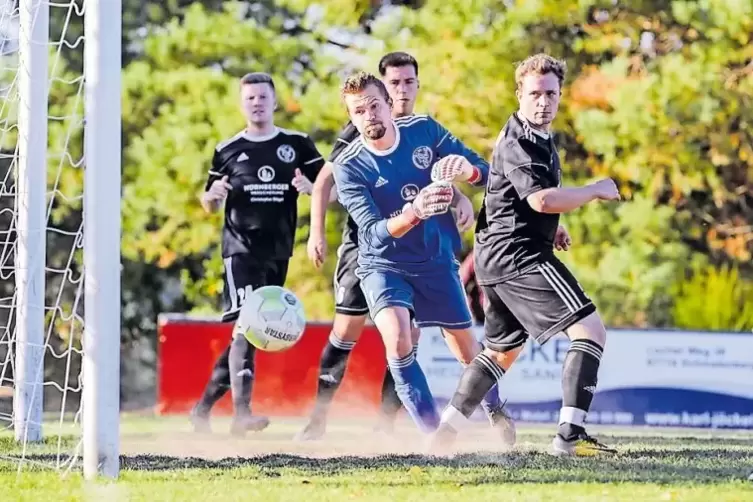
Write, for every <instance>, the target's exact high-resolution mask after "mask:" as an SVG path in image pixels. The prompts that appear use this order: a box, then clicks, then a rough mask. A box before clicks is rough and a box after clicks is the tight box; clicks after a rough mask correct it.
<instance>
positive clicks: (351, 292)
mask: <svg viewBox="0 0 753 502" xmlns="http://www.w3.org/2000/svg"><path fill="white" fill-rule="evenodd" d="M356 268H358V244H356V243H355V242H353V241H352V240H350V239H343V243H342V244H341V245H340V247H339V248H337V265H336V266H335V279H334V286H335V312H337V313H338V314H345V315H352V316H361V315H366V314H368V313H369V306H368V304H367V303H366V297H365V296H364V295H363V291H362V290H361V280H360V279H359V278H358V277H356Z"/></svg>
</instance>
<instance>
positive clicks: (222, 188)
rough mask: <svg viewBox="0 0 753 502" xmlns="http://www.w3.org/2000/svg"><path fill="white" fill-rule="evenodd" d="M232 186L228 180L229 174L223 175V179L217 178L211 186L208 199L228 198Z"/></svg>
mask: <svg viewBox="0 0 753 502" xmlns="http://www.w3.org/2000/svg"><path fill="white" fill-rule="evenodd" d="M232 188H233V186H232V185H231V184H230V183H228V181H227V176H223V177H222V179H219V180H215V181H214V182H213V183H212V185H211V186H210V187H209V190H207V199H208V200H209V201H211V202H222V201H223V200H225V199H226V198H227V194H228V192H229V191H230V190H232Z"/></svg>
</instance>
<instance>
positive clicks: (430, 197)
mask: <svg viewBox="0 0 753 502" xmlns="http://www.w3.org/2000/svg"><path fill="white" fill-rule="evenodd" d="M454 193H455V192H454V190H453V189H452V185H450V184H449V183H447V182H442V181H440V182H434V183H432V184H431V185H429V186H427V187H424V188H422V189H421V191H420V192H418V196H416V198H415V199H414V200H413V211H414V212H415V213H416V216H418V217H419V218H420V219H422V220H426V219H428V218H431V217H432V216H436V215H438V214H443V213H446V212H447V211H448V210H449V209H450V204H452V198H453V195H454Z"/></svg>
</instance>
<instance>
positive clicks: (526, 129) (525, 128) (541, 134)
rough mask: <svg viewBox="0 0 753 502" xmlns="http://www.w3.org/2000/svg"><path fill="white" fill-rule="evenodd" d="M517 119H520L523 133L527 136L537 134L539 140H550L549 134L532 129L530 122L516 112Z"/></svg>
mask: <svg viewBox="0 0 753 502" xmlns="http://www.w3.org/2000/svg"><path fill="white" fill-rule="evenodd" d="M515 118H516V119H518V122H519V123H520V126H521V127H522V128H523V131H524V133H525V134H526V135H530V134H535V135H536V136H538V137H539V138H543V139H549V133H548V132H544V131H539V130H538V129H535V128H533V127H531V124H529V123H528V120H526V119H525V118H524V117H522V116H521V115H520V113H519V112H515Z"/></svg>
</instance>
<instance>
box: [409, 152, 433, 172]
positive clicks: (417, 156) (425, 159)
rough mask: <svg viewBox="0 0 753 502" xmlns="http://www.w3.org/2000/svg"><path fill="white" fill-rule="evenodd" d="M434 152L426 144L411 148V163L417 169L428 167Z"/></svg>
mask: <svg viewBox="0 0 753 502" xmlns="http://www.w3.org/2000/svg"><path fill="white" fill-rule="evenodd" d="M432 157H434V154H433V153H432V152H431V148H429V147H428V146H419V147H418V148H416V149H415V150H413V165H414V166H416V167H417V168H419V169H429V166H431V159H432Z"/></svg>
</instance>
